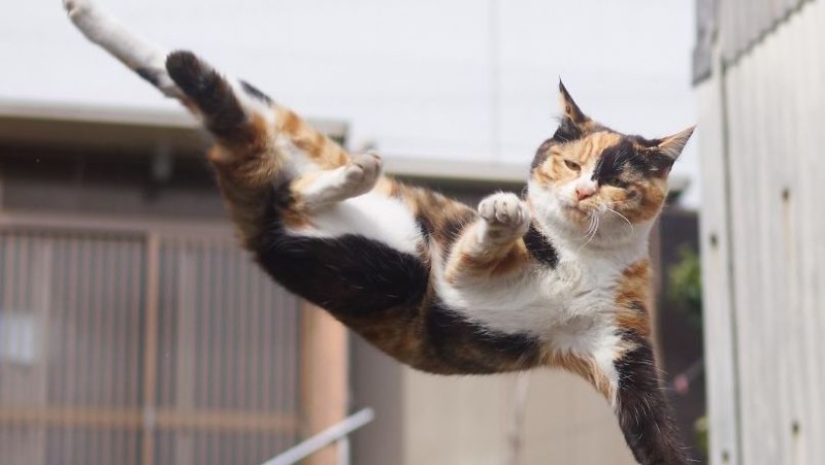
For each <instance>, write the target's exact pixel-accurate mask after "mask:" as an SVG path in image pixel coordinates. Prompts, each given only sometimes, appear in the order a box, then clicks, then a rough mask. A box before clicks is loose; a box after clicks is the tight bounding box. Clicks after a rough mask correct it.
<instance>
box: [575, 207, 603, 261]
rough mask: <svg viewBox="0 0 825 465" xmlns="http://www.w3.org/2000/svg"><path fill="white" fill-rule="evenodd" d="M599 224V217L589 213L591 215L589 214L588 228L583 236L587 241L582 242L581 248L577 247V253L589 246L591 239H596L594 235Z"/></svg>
mask: <svg viewBox="0 0 825 465" xmlns="http://www.w3.org/2000/svg"><path fill="white" fill-rule="evenodd" d="M600 222H601V220H600V219H599V215H597V214H596V213H595V212H591V214H590V227H589V228H587V233H586V234H585V238H586V239H587V240H586V241H585V242H584V244H582V246H581V247H579V250H578V252H581V250H582V249H583V248H585V247H587V244H589V243H590V241H592V240H593V238H595V237H596V233H598V231H599V224H600Z"/></svg>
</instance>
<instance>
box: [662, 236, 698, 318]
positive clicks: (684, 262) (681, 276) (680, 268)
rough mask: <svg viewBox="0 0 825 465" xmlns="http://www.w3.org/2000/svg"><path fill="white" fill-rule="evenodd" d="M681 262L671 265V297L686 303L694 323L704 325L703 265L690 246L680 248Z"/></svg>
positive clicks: (685, 305)
mask: <svg viewBox="0 0 825 465" xmlns="http://www.w3.org/2000/svg"><path fill="white" fill-rule="evenodd" d="M679 256H680V257H681V258H680V259H679V262H678V263H676V264H675V265H673V266H671V267H670V270H669V273H668V274H669V278H670V281H669V286H668V287H669V288H670V298H671V299H672V300H674V301H677V302H680V303H682V304H683V305H684V308H685V309H686V310H687V312H688V314H689V315H690V317H691V319H692V320H693V322H694V324H696V325H697V326H701V325H702V267H701V263H700V261H699V255H698V254H696V252H694V251H693V250H692V249H691V248H690V247H688V246H683V247H682V248H681V249H679Z"/></svg>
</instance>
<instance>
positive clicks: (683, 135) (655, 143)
mask: <svg viewBox="0 0 825 465" xmlns="http://www.w3.org/2000/svg"><path fill="white" fill-rule="evenodd" d="M695 129H696V126H691V127H689V128H687V129H684V130H682V131H680V132H677V133H676V134H673V135H671V136H667V137H662V138H661V139H655V140H652V141H648V142H647V143H646V145H647V147H646V148H645V151H646V152H648V154H649V156H650V157H651V161H652V162H653V163H652V165H653V166H652V169H653V170H654V171H655V172H656V174H657V175H658V176H659V177H662V178H664V177H667V175H668V174H669V173H670V168H671V167H673V163H674V162H675V161H676V159H677V158H679V155H681V154H682V151H683V150H684V149H685V145H687V143H688V141H689V140H690V136H692V135H693V131H694V130H695Z"/></svg>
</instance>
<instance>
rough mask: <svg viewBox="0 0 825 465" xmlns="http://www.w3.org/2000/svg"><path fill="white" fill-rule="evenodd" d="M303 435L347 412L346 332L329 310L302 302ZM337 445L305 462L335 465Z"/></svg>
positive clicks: (339, 419) (305, 463)
mask: <svg viewBox="0 0 825 465" xmlns="http://www.w3.org/2000/svg"><path fill="white" fill-rule="evenodd" d="M301 327H302V329H301V337H302V340H301V386H302V389H301V391H302V405H303V428H302V429H303V434H304V437H310V436H312V435H313V434H316V433H318V432H320V431H322V430H323V429H325V428H328V427H330V426H332V425H333V424H335V423H337V422H339V421H341V420H343V419H344V418H345V417H346V413H347V394H348V393H347V372H348V341H347V331H346V329H345V328H344V326H343V325H341V323H339V322H338V321H336V320H335V319H334V318H332V317H331V316H330V315H329V314H328V313H327V312H325V311H323V310H321V309H319V308H317V307H314V306H312V305H310V304H308V303H304V304H303V309H302V323H301ZM337 463H338V454H337V451H336V448H335V446H330V447H327V448H325V449H323V450H321V451H319V452H318V453H316V454H314V455H313V456H312V457H310V458H308V459H306V460H305V461H304V462H303V465H336V464H337Z"/></svg>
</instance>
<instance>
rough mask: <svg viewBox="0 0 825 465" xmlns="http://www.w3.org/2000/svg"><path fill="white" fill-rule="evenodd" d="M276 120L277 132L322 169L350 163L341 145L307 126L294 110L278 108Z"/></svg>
mask: <svg viewBox="0 0 825 465" xmlns="http://www.w3.org/2000/svg"><path fill="white" fill-rule="evenodd" d="M276 118H277V124H276V127H277V130H278V131H279V132H281V133H282V134H284V135H286V136H287V137H289V139H290V140H291V141H292V143H293V144H295V146H296V147H298V149H300V150H301V151H303V152H304V153H306V155H307V156H308V157H309V158H310V159H311V160H312V161H313V162H315V163H317V164H318V165H319V166H320V167H321V168H323V169H332V168H337V167H339V166H343V165H345V164H347V162H348V161H349V156H348V155H347V153H346V151H345V150H344V149H343V148H341V146H340V145H338V144H337V143H335V142H334V141H333V140H332V139H330V138H329V137H327V136H326V135H324V134H323V133H321V132H319V131H318V130H316V129H315V128H313V127H312V126H310V125H309V124H307V123H306V122H305V121H304V120H302V119H301V118H300V117H299V116H298V115H297V114H296V113H295V112H293V111H292V110H289V109H286V108H278V109H277V110H276Z"/></svg>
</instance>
